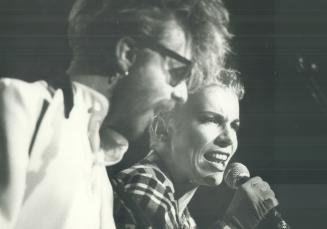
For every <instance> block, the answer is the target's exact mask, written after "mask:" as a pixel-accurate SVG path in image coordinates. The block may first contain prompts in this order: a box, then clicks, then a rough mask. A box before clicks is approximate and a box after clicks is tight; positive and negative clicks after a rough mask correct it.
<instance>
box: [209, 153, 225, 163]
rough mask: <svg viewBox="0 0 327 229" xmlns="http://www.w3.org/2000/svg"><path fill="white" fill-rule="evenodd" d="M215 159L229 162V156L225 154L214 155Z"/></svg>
mask: <svg viewBox="0 0 327 229" xmlns="http://www.w3.org/2000/svg"><path fill="white" fill-rule="evenodd" d="M212 156H213V157H214V158H216V159H219V160H223V161H226V160H227V156H226V155H224V154H213V155H212Z"/></svg>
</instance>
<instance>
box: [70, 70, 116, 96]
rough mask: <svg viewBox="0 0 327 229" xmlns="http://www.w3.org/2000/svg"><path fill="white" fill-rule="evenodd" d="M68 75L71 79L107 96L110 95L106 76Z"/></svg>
mask: <svg viewBox="0 0 327 229" xmlns="http://www.w3.org/2000/svg"><path fill="white" fill-rule="evenodd" d="M70 77H71V79H72V80H73V81H76V82H78V83H81V84H84V85H85V86H88V87H90V88H92V89H93V90H95V91H98V92H99V93H101V94H102V95H104V96H105V97H107V98H109V97H110V90H109V84H108V77H106V76H100V75H71V76H70Z"/></svg>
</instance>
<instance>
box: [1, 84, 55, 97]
mask: <svg viewBox="0 0 327 229" xmlns="http://www.w3.org/2000/svg"><path fill="white" fill-rule="evenodd" d="M0 95H1V97H7V98H8V97H10V98H21V99H23V100H31V99H34V100H40V101H41V100H44V99H46V100H50V99H51V97H52V95H51V91H50V89H49V86H48V84H47V83H46V82H45V81H35V82H26V81H23V80H20V79H14V78H1V79H0Z"/></svg>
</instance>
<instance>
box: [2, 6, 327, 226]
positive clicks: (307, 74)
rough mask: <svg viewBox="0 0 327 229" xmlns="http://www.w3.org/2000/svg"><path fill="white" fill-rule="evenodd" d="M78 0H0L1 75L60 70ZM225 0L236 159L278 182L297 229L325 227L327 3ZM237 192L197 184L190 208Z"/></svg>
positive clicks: (196, 210)
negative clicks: (239, 85)
mask: <svg viewBox="0 0 327 229" xmlns="http://www.w3.org/2000/svg"><path fill="white" fill-rule="evenodd" d="M72 2H73V1H72V0H65V1H64V0H61V1H59V0H47V1H44V0H29V1H23V0H11V1H10V0H8V1H1V2H0V75H1V76H10V77H18V78H23V79H26V80H36V79H43V78H52V77H62V76H63V73H64V71H65V69H66V68H67V66H68V63H69V60H70V57H71V52H70V50H69V48H68V43H67V38H66V30H67V23H66V19H67V15H68V12H69V9H70V7H71V5H72ZM225 2H226V5H227V6H228V8H229V9H230V13H231V15H230V16H231V29H232V31H233V33H234V34H235V38H234V39H233V44H232V46H233V51H234V56H233V58H232V59H233V61H234V62H235V65H236V66H237V68H238V69H239V71H240V72H241V73H242V77H243V79H244V81H245V84H246V88H247V93H246V96H245V98H244V100H243V101H242V103H241V130H240V135H239V149H238V153H237V156H236V158H235V160H237V161H241V162H243V163H244V164H246V165H247V166H248V167H249V169H250V171H251V173H252V175H260V176H261V177H263V178H264V179H265V180H267V181H268V182H269V183H270V184H271V185H272V187H273V189H274V190H275V193H276V195H277V197H278V199H279V201H280V211H281V212H282V214H283V216H284V218H285V219H287V221H288V222H289V224H290V225H291V226H292V228H293V229H294V228H296V229H300V228H326V226H325V225H326V223H325V218H326V217H327V198H326V196H325V195H327V152H326V149H327V140H326V139H327V112H326V111H327V105H326V104H327V103H326V101H327V100H326V98H325V94H326V93H327V85H326V83H327V79H326V77H327V76H326V71H327V66H326V65H327V61H326V60H327V42H326V41H327V39H326V38H327V29H326V28H327V3H326V1H325V0H310V1H305V0H276V1H262V0H252V1H251V0H226V1H225ZM299 62H300V63H301V64H299ZM301 66H302V67H301ZM139 147H140V148H142V146H140V145H139ZM140 151H142V150H140ZM231 195H232V194H231V193H230V191H229V190H228V189H227V188H226V187H225V186H224V185H222V186H221V187H219V188H201V189H200V190H199V192H198V193H197V194H196V196H195V198H194V200H193V201H192V203H191V210H192V212H193V215H194V216H195V217H196V218H197V221H198V222H199V224H200V226H201V228H202V227H205V226H206V225H209V224H210V223H211V222H212V221H213V220H214V219H216V218H218V217H219V216H220V215H221V214H222V212H223V209H224V207H225V206H227V204H228V201H229V200H230V198H231ZM326 219H327V218H326Z"/></svg>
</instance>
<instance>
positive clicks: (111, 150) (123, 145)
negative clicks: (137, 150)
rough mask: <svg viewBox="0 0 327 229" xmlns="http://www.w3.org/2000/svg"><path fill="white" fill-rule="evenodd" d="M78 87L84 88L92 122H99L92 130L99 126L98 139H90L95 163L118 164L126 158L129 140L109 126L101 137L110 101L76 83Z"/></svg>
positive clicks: (97, 130) (92, 126) (97, 129)
mask: <svg viewBox="0 0 327 229" xmlns="http://www.w3.org/2000/svg"><path fill="white" fill-rule="evenodd" d="M75 84H77V85H78V87H81V88H83V89H84V90H82V91H83V97H84V99H85V100H86V101H87V102H86V103H87V104H88V107H89V109H88V112H89V113H91V118H90V119H91V121H90V122H92V120H93V121H94V122H98V124H96V123H93V124H92V125H91V127H89V131H91V132H92V130H90V128H94V126H97V128H96V130H94V134H96V138H92V139H90V141H91V145H92V148H93V152H94V156H95V163H96V164H103V165H105V166H110V165H114V164H116V163H118V162H119V161H120V160H121V159H122V158H123V156H124V154H125V152H126V151H127V149H128V141H127V139H126V138H125V137H124V136H123V135H121V134H119V133H118V132H117V131H115V130H113V129H111V128H110V127H108V126H104V127H103V128H102V129H101V136H100V135H99V129H100V126H101V125H103V121H104V119H105V117H106V115H107V114H108V110H109V101H108V100H107V98H106V97H105V96H104V95H103V94H101V93H99V92H98V91H96V90H94V89H92V88H90V87H88V86H86V85H84V84H80V83H76V82H75Z"/></svg>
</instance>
